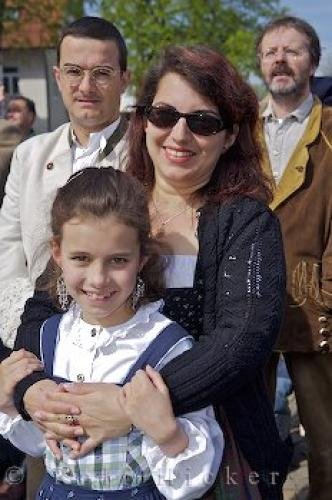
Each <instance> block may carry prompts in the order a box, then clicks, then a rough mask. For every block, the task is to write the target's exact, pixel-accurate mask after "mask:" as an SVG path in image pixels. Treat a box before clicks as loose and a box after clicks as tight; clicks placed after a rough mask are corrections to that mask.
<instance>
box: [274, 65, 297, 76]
mask: <svg viewBox="0 0 332 500" xmlns="http://www.w3.org/2000/svg"><path fill="white" fill-rule="evenodd" d="M271 75H272V76H280V75H286V76H294V73H293V71H292V70H291V69H290V67H289V66H287V65H286V64H279V65H278V66H277V67H276V68H275V69H273V70H272V73H271Z"/></svg>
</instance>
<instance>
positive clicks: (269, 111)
mask: <svg viewBox="0 0 332 500" xmlns="http://www.w3.org/2000/svg"><path fill="white" fill-rule="evenodd" d="M313 104H314V98H313V95H312V94H311V93H310V94H309V95H308V97H307V98H306V99H305V100H304V101H303V102H302V103H301V104H300V106H299V107H298V108H296V109H294V111H292V112H291V113H289V114H288V115H287V116H285V118H283V120H285V119H286V118H288V117H290V116H293V117H294V118H296V120H297V121H298V122H300V123H302V122H303V121H304V120H305V119H306V118H307V116H308V115H309V113H310V111H311V108H312V106H313ZM262 116H263V118H264V119H269V118H273V119H276V117H275V114H274V111H273V108H272V102H271V99H269V100H268V104H267V106H266V108H265V110H264V111H263V113H262Z"/></svg>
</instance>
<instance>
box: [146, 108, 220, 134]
mask: <svg viewBox="0 0 332 500" xmlns="http://www.w3.org/2000/svg"><path fill="white" fill-rule="evenodd" d="M145 116H146V117H147V119H148V120H149V121H150V122H151V123H152V124H153V125H155V126H156V127H159V128H171V127H174V125H175V124H176V123H177V121H178V120H179V119H180V118H181V117H182V116H183V117H185V118H186V121H187V125H188V127H189V129H190V130H191V131H192V132H193V133H194V134H198V135H213V134H217V133H218V132H220V131H221V130H223V129H224V128H226V127H225V125H224V123H223V121H222V119H221V118H218V117H217V116H212V115H211V114H208V113H202V112H198V113H185V114H181V113H179V112H178V111H177V110H176V109H172V108H162V107H157V106H150V107H148V108H146V109H145Z"/></svg>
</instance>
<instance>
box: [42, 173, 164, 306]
mask: <svg viewBox="0 0 332 500" xmlns="http://www.w3.org/2000/svg"><path fill="white" fill-rule="evenodd" d="M110 215H112V216H114V217H116V219H117V220H118V221H119V222H121V223H123V224H126V225H128V226H129V227H133V228H135V229H136V230H137V234H138V241H139V244H140V251H141V256H142V257H148V260H147V263H146V264H145V265H144V267H143V269H142V270H141V271H140V276H141V278H142V279H143V281H144V283H145V293H144V297H143V298H142V299H141V301H140V303H139V304H138V305H141V304H142V303H144V302H150V301H153V300H157V299H159V298H160V297H161V296H162V295H163V291H164V282H163V266H162V262H161V259H160V253H159V245H158V243H157V242H156V241H155V240H154V239H153V238H152V237H151V228H150V218H149V210H148V202H147V197H146V193H145V191H144V189H143V187H142V186H141V184H140V183H139V182H138V181H137V180H136V179H134V178H133V177H131V176H129V175H127V174H125V173H123V172H120V171H119V170H114V169H113V168H112V167H105V168H96V167H90V168H85V169H84V170H80V171H79V172H77V173H75V174H73V175H72V176H71V177H70V178H69V179H68V181H67V183H66V184H65V185H64V186H63V187H61V188H60V189H58V191H57V194H56V197H55V200H54V202H53V206H52V210H51V229H52V235H53V240H54V241H56V242H57V243H59V244H60V242H61V240H62V232H63V226H64V224H65V223H66V222H68V221H69V220H70V219H72V218H74V217H78V218H84V217H89V218H91V217H94V218H96V219H100V218H103V217H108V216H110ZM60 274H61V269H60V268H59V267H58V266H57V265H56V264H55V263H54V262H53V259H52V261H51V263H50V265H49V266H48V270H47V272H46V275H45V276H44V279H43V280H40V281H39V288H40V287H41V288H47V289H48V291H49V292H50V294H51V296H52V297H53V298H54V299H56V298H57V297H56V281H57V278H58V277H59V276H60Z"/></svg>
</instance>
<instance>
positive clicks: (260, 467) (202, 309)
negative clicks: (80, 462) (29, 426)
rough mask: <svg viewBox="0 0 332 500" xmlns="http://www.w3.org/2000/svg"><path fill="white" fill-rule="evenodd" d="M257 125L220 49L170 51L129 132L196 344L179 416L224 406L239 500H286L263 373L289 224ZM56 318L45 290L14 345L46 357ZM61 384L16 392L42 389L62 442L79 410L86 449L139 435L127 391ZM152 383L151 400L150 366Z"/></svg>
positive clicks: (135, 170) (179, 363)
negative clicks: (284, 227)
mask: <svg viewBox="0 0 332 500" xmlns="http://www.w3.org/2000/svg"><path fill="white" fill-rule="evenodd" d="M257 118H258V105H257V99H256V97H255V94H254V92H253V91H252V90H251V88H250V87H249V86H248V85H247V84H246V83H245V82H244V81H243V80H242V78H241V77H240V76H239V74H238V73H237V72H236V70H235V69H234V68H233V67H232V66H231V65H230V64H229V63H228V62H227V61H226V60H225V58H224V57H223V56H222V55H220V54H219V53H217V52H215V51H213V50H211V49H209V48H206V47H194V48H185V47H172V48H169V49H168V50H166V51H165V53H164V54H163V56H162V58H161V60H160V61H159V63H158V64H156V65H155V66H154V67H153V68H152V69H151V70H150V72H149V73H148V74H147V77H146V79H145V82H144V84H143V87H142V91H141V93H140V96H139V98H138V103H137V106H136V109H135V112H134V114H133V117H132V121H131V125H130V130H129V137H128V143H129V159H128V166H127V170H128V173H129V174H130V175H133V176H135V177H137V178H138V179H139V180H140V181H141V182H142V183H143V185H144V186H145V187H146V190H147V192H148V195H149V198H150V213H151V220H152V227H153V231H154V233H155V234H157V235H158V237H159V240H160V242H161V243H162V244H163V245H164V248H165V251H164V253H165V259H166V260H167V261H168V268H167V274H166V278H167V279H166V281H167V284H168V291H167V296H166V298H165V308H164V313H165V314H166V315H168V316H169V317H171V318H172V319H175V320H177V321H178V322H179V323H180V324H182V326H184V328H186V329H187V330H189V331H190V332H191V333H192V334H193V335H194V336H195V338H196V339H197V343H196V345H195V346H194V348H193V349H192V350H191V351H190V352H186V353H184V354H182V355H180V356H179V357H178V358H177V359H176V360H174V361H172V362H170V363H169V364H168V365H167V366H166V367H165V368H164V369H163V370H162V371H161V374H162V376H163V378H164V381H165V382H166V384H167V386H168V388H169V391H170V395H171V399H172V403H173V409H174V412H175V414H176V415H178V414H181V413H184V412H188V411H192V410H197V409H199V408H201V407H204V406H206V405H208V404H211V403H212V404H214V405H215V407H216V408H217V409H218V410H219V413H220V419H221V422H222V428H223V429H224V430H225V433H226V445H227V443H228V448H229V449H228V451H227V450H226V453H225V461H224V463H223V467H222V471H221V484H222V489H223V490H226V491H227V492H229V493H230V495H232V498H237V499H239V500H246V499H249V498H251V499H256V498H261V499H264V500H274V499H279V498H281V486H282V482H283V479H284V477H285V474H286V470H287V462H288V453H287V451H286V450H285V448H284V446H283V444H282V443H281V441H280V439H279V436H278V433H277V430H276V427H275V422H274V417H273V412H272V407H271V405H270V403H269V400H268V397H267V393H266V389H265V385H264V381H263V374H262V371H263V368H264V365H265V363H266V361H267V360H268V357H269V354H270V352H271V351H272V347H273V344H274V342H275V339H276V336H277V333H278V330H279V327H280V322H281V318H282V309H283V299H284V293H285V269H284V259H283V248H282V240H281V235H280V230H279V225H278V222H277V220H276V218H275V216H274V215H273V214H272V213H271V212H270V210H269V209H268V208H267V206H266V203H267V202H268V201H269V199H270V191H269V187H268V185H267V182H266V179H265V178H264V176H263V173H262V171H261V167H260V160H261V153H260V147H259V144H258V142H257V138H256V135H255V128H256V123H257ZM53 312H54V311H53V309H52V306H51V304H50V303H49V302H47V299H45V296H44V295H43V294H41V293H40V292H39V293H37V294H36V295H35V297H34V299H32V300H30V303H28V304H27V307H26V311H25V314H24V315H23V324H22V326H21V327H20V329H19V334H18V342H17V346H16V347H17V348H20V347H25V348H26V349H30V350H32V351H33V352H37V353H38V345H37V342H38V335H36V331H38V330H37V326H39V324H40V321H41V320H42V319H45V317H47V316H48V315H50V314H51V313H53ZM36 381H38V382H37V383H35V382H36ZM33 383H35V384H34V385H32V384H33ZM52 384H53V383H52V382H50V381H47V380H41V376H40V374H39V373H38V374H37V373H36V374H33V375H32V376H30V377H28V379H26V380H25V381H24V382H23V383H21V384H20V387H19V390H18V391H17V396H21V397H22V393H24V390H25V389H26V388H27V387H29V385H32V387H29V389H28V391H27V392H26V394H25V397H24V403H25V407H26V409H27V410H28V412H29V413H30V414H31V415H32V414H34V411H35V410H36V409H40V408H42V409H44V410H45V411H44V416H43V419H42V422H43V425H44V428H45V429H47V430H48V431H49V432H53V433H54V434H53V436H56V437H60V436H63V437H68V438H70V437H74V436H75V431H76V432H78V431H81V430H82V429H77V428H73V427H70V426H67V425H65V424H64V423H63V421H64V420H65V414H66V413H69V414H70V413H73V412H75V411H80V416H79V422H80V425H81V427H82V428H84V430H85V431H86V433H87V434H88V435H89V436H90V438H89V440H88V441H87V442H86V443H87V444H85V445H83V446H82V448H81V450H82V452H85V451H87V450H88V446H96V444H98V443H99V442H101V441H102V440H103V439H106V438H109V437H112V436H115V435H121V433H125V432H127V431H128V428H129V426H130V422H129V421H128V419H127V418H126V415H125V414H124V412H123V411H122V409H121V406H120V405H119V403H118V402H117V401H118V391H120V390H121V389H119V388H115V387H114V386H111V385H109V384H101V385H98V384H97V385H96V384H73V385H72V386H70V387H67V391H68V393H60V392H54V391H55V389H54V386H53V385H52ZM141 384H142V391H143V392H144V390H145V394H148V393H149V390H150V389H151V382H150V381H149V378H148V376H147V375H146V374H145V373H144V372H143V373H141ZM44 390H48V394H49V395H48V399H47V401H46V402H45V398H43V397H41V395H42V396H43V395H44V393H43V391H44ZM151 390H152V389H151ZM52 392H53V393H52ZM51 393H52V394H51ZM18 399H19V398H18ZM147 408H148V400H147V401H146V400H144V401H142V411H145V410H146V409H147ZM22 411H23V407H22ZM62 417H64V418H62ZM249 490H250V491H249Z"/></svg>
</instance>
